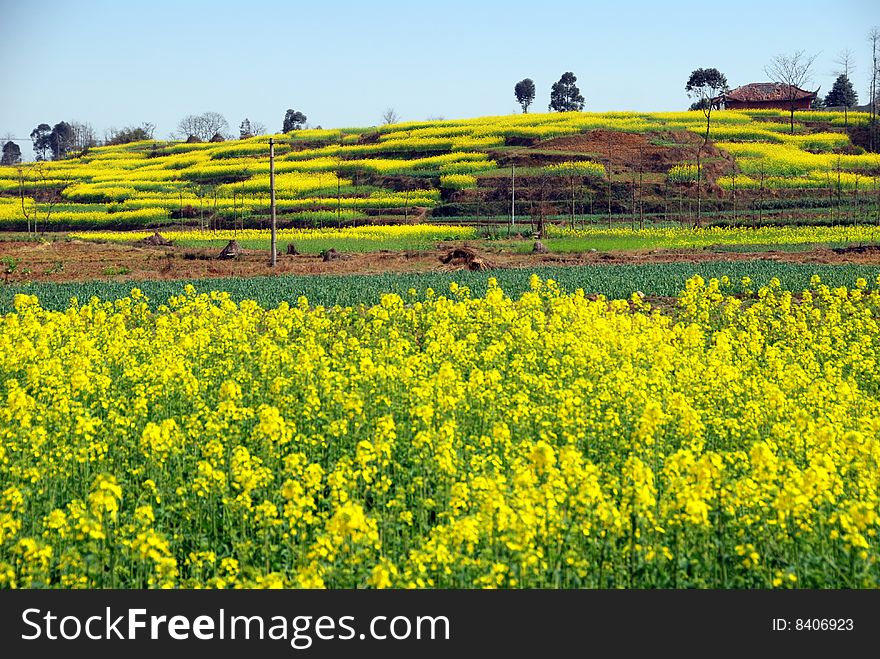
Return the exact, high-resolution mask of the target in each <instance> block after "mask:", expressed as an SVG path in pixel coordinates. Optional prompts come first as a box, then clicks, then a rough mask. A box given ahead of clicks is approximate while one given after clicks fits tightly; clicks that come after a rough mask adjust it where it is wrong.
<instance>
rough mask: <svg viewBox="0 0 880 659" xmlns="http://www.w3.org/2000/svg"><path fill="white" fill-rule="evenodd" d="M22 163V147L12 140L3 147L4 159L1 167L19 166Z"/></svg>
mask: <svg viewBox="0 0 880 659" xmlns="http://www.w3.org/2000/svg"><path fill="white" fill-rule="evenodd" d="M20 162H21V147H20V146H18V144H16V143H15V142H13V141H12V140H9V141H8V142H7V143H6V144H4V145H3V158H2V159H0V165H17V164H18V163H20Z"/></svg>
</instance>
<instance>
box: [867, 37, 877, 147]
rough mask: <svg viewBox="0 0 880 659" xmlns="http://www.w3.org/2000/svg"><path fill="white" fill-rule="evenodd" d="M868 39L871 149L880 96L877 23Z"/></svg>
mask: <svg viewBox="0 0 880 659" xmlns="http://www.w3.org/2000/svg"><path fill="white" fill-rule="evenodd" d="M868 41H870V42H871V92H870V94H869V96H870V97H871V100H870V104H871V107H870V112H871V149H872V150H873V149H874V143H873V141H874V140H873V136H874V129H875V125H874V124H875V123H876V121H877V97H878V96H880V89H877V78H878V76H880V59H878V58H880V27H877V26H876V25H875V26H874V27H872V28H871V31H870V32H869V33H868Z"/></svg>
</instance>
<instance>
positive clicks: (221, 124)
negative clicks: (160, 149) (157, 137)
mask: <svg viewBox="0 0 880 659" xmlns="http://www.w3.org/2000/svg"><path fill="white" fill-rule="evenodd" d="M307 121H308V117H306V115H304V114H303V113H302V112H300V111H299V110H293V109H288V110H287V112H285V113H284V121H283V122H282V125H281V132H282V133H289V132H291V131H294V130H300V129H302V128H303V127H304V126H305V124H306V122H307ZM265 133H266V126H265V125H263V124H261V123H260V122H258V121H251V120H250V119H249V118H248V117H245V119H244V120H243V121H242V122H241V124H239V126H238V139H241V140H246V139H248V138H249V137H254V136H255V135H263V134H265ZM172 137H176V138H178V139H182V140H187V141H190V142H221V141H223V140H226V139H231V138H232V137H233V135H232V134H231V133H230V132H229V122H228V121H226V117H224V116H223V115H222V114H220V113H219V112H203V113H202V114H190V115H187V116H185V117H184V118H183V119H181V120H180V123H179V124H177V131H176V132H175V133H174V134H173V135H172Z"/></svg>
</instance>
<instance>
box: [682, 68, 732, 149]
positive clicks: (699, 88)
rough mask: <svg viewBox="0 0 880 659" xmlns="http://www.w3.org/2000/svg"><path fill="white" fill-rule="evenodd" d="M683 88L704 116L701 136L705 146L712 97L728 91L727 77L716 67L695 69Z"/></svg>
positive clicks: (707, 138) (710, 116) (710, 119)
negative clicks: (704, 125)
mask: <svg viewBox="0 0 880 659" xmlns="http://www.w3.org/2000/svg"><path fill="white" fill-rule="evenodd" d="M684 90H685V91H686V92H687V95H688V96H690V97H691V98H692V99H694V100H695V102H696V103H698V104H699V109H700V110H702V112H703V116H704V117H706V136H705V137H704V138H703V145H704V146H705V145H706V143H707V142H708V141H709V127H710V123H711V121H712V108H713V104H712V99H713V98H715V97H716V96H719V95H720V94H723V93H725V92H727V91H728V87H727V78H726V77H725V75H724V74H723V73H721V72H720V71H719V70H718V69H695V70H694V71H692V72H691V77H690V78H688V81H687V83H685V86H684ZM691 107H693V106H691Z"/></svg>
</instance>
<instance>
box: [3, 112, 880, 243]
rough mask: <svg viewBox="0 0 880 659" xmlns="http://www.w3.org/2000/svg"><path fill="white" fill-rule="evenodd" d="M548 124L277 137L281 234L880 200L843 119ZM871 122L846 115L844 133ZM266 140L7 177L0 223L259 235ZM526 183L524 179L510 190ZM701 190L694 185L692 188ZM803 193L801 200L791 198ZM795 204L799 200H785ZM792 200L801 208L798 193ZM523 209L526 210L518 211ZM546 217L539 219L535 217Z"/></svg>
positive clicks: (668, 116) (683, 116)
mask: <svg viewBox="0 0 880 659" xmlns="http://www.w3.org/2000/svg"><path fill="white" fill-rule="evenodd" d="M796 116H797V118H798V122H797V124H796V125H795V132H794V133H790V132H789V125H788V123H787V121H786V119H787V115H786V113H784V112H781V111H745V112H734V111H725V112H716V113H714V114H713V116H712V124H711V131H710V138H711V140H710V143H709V144H707V145H703V140H702V138H701V135H702V134H704V133H705V130H706V125H705V119H704V117H703V115H702V114H701V113H699V112H672V113H633V112H610V113H585V112H572V113H553V114H524V115H512V116H500V117H481V118H476V119H466V120H449V121H446V120H441V121H424V122H410V123H401V124H393V125H386V126H381V127H378V128H375V127H374V128H358V129H354V128H352V129H335V130H321V129H319V130H301V131H294V132H292V133H288V134H284V135H274V136H271V137H274V139H275V140H276V141H277V143H278V146H277V147H276V162H275V171H276V187H277V199H278V201H277V207H278V212H279V217H280V220H281V225H282V226H299V227H302V226H324V225H327V224H334V225H336V224H338V225H343V224H358V223H366V222H383V223H388V222H398V221H399V222H408V221H424V220H426V219H429V218H431V217H434V218H437V219H439V218H448V217H452V218H455V219H456V221H462V220H467V219H474V218H477V219H479V218H480V217H481V216H483V217H486V218H491V217H493V216H495V217H498V216H504V215H505V214H506V213H508V212H509V210H510V207H511V197H514V198H515V199H516V200H517V201H515V202H514V214H515V215H516V214H520V215H523V214H526V215H528V214H531V215H534V214H535V213H536V212H539V213H541V214H542V216H543V214H544V213H549V214H557V215H558V214H569V213H570V215H571V216H572V218H573V217H574V216H575V215H576V214H577V215H585V216H586V215H594V214H598V213H604V212H607V213H608V214H609V218H610V216H611V215H620V214H623V215H624V216H625V215H626V214H629V215H630V216H631V217H632V216H634V215H635V214H636V213H638V214H639V216H640V217H642V218H643V217H644V214H645V213H646V207H647V212H648V213H649V214H650V213H654V214H655V215H657V214H660V213H662V215H663V217H664V219H665V218H666V216H667V215H668V214H669V213H670V212H671V211H670V208H675V204H676V203H677V204H678V209H679V211H681V210H682V208H683V204H684V203H687V204H689V205H692V204H693V199H694V198H697V197H698V198H699V203H700V205H701V207H704V208H705V209H707V210H715V211H719V210H724V209H725V208H728V207H729V206H730V204H731V202H733V204H734V206H733V208H734V212H736V203H737V201H736V200H737V195H739V197H738V198H739V200H740V204H741V206H740V208H744V207H745V205H746V204H751V207H752V208H755V207H756V206H755V200H756V199H758V200H759V201H760V208H761V210H762V211H763V210H764V208H771V207H773V206H774V200H775V205H776V206H777V207H779V206H785V205H786V203H787V204H788V205H790V206H794V207H807V206H814V205H826V206H827V205H832V206H834V205H837V206H838V207H839V206H840V204H841V198H845V199H850V198H851V197H852V198H854V199H855V204H856V205H857V206H858V205H859V203H860V201H861V203H863V204H874V206H875V207H876V204H877V198H876V192H877V184H876V183H877V175H878V174H880V155H878V154H870V153H864V151H863V150H862V149H860V148H859V147H856V146H854V145H853V144H852V142H851V141H850V138H849V135H848V132H847V127H846V126H844V117H843V115H842V113H835V112H802V113H798V114H797V115H796ZM865 121H867V115H863V114H858V113H850V114H849V116H848V120H847V122H848V125H849V127H852V126H858V125H860V124H863V123H864V122H865ZM269 138H270V136H268V135H264V136H259V137H254V138H251V139H246V140H236V141H227V142H219V143H214V142H210V143H180V142H153V141H151V142H137V143H131V144H126V145H122V146H113V147H99V148H94V149H90V150H89V151H88V152H86V153H83V154H81V155H79V156H77V157H73V158H69V159H66V160H62V161H56V162H40V163H26V164H24V165H23V166H19V167H0V227H2V228H4V229H15V230H30V229H33V228H36V230H38V231H44V230H53V229H58V230H63V229H135V228H151V227H160V226H167V225H191V226H201V227H204V228H218V229H229V228H236V227H241V228H244V227H253V228H259V227H261V226H264V225H265V221H266V218H267V214H268V208H269V158H268V151H269V149H268V142H269ZM514 177H515V178H514ZM697 182H699V185H698V184H697ZM786 191H794V192H786ZM786 195H788V196H789V197H791V201H790V203H788V202H783V201H780V200H784V199H785V198H786ZM792 195H794V196H792ZM516 204H519V206H517V205H516ZM536 209H537V210H536Z"/></svg>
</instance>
